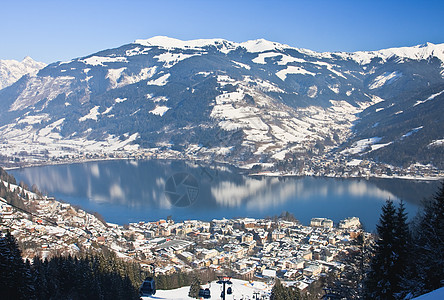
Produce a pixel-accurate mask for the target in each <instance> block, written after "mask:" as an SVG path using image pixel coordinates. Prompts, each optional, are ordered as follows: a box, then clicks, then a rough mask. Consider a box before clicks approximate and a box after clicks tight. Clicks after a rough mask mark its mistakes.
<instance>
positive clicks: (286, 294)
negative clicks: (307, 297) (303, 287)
mask: <svg viewBox="0 0 444 300" xmlns="http://www.w3.org/2000/svg"><path fill="white" fill-rule="evenodd" d="M298 299H300V293H299V290H298V289H293V288H291V287H284V286H283V285H282V283H281V281H280V280H279V279H277V278H276V281H275V283H274V286H273V288H272V289H271V295H270V300H298Z"/></svg>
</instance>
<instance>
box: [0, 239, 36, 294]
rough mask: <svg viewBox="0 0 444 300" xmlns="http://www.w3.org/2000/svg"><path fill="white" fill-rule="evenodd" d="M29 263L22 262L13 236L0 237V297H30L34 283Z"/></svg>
mask: <svg viewBox="0 0 444 300" xmlns="http://www.w3.org/2000/svg"><path fill="white" fill-rule="evenodd" d="M29 267H30V265H29V263H25V262H23V259H22V255H21V252H20V249H19V247H18V245H17V242H16V240H15V238H14V237H13V236H12V235H11V234H10V233H9V231H8V232H7V233H6V235H5V236H4V237H0V299H32V298H33V294H34V284H33V281H32V276H31V271H30V269H29Z"/></svg>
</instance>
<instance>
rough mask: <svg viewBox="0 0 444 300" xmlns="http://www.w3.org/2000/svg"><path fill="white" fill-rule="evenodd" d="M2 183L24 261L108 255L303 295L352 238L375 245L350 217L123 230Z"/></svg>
mask: <svg viewBox="0 0 444 300" xmlns="http://www.w3.org/2000/svg"><path fill="white" fill-rule="evenodd" d="M0 184H2V185H3V186H4V187H6V186H7V187H8V189H9V190H10V191H14V192H15V193H17V194H19V195H21V199H22V201H23V206H24V208H22V209H17V208H16V207H13V206H12V205H11V204H9V203H6V201H5V200H4V199H3V198H2V199H0V200H1V201H0V220H1V223H0V224H1V231H2V232H4V231H6V230H9V231H10V232H11V234H13V235H14V236H15V237H16V239H17V240H18V242H19V245H20V247H21V249H22V254H23V257H24V258H25V259H26V258H29V259H32V258H33V257H34V256H39V257H42V258H48V259H50V258H51V257H52V256H54V255H68V254H70V255H76V254H77V253H80V252H81V251H88V250H91V251H103V250H104V249H106V250H109V251H112V252H114V253H116V255H117V256H118V257H120V258H122V259H127V260H133V261H137V262H139V263H140V264H141V265H142V266H144V267H146V268H150V267H151V266H155V268H156V274H164V275H170V274H174V273H176V272H183V273H187V272H192V271H193V270H199V269H210V270H213V271H215V272H216V273H220V274H227V275H229V276H231V277H233V278H238V279H243V280H262V281H264V282H267V281H270V280H272V279H274V278H280V279H281V280H282V281H283V282H284V283H286V284H289V285H292V286H296V287H298V288H299V289H300V290H301V291H304V290H305V289H307V288H308V287H309V286H310V285H311V284H313V283H315V282H316V281H318V280H319V279H320V278H321V277H322V276H325V275H326V274H328V273H329V272H330V271H332V270H343V269H344V268H345V267H346V265H345V263H344V260H343V259H341V258H343V257H344V255H347V254H348V253H349V252H353V251H356V249H357V246H356V239H358V238H360V239H361V240H364V241H367V242H369V243H370V242H371V241H372V240H373V237H372V235H371V234H370V233H366V232H363V231H362V230H361V229H360V228H361V224H360V221H359V219H358V218H356V217H350V218H347V219H345V220H342V221H341V222H340V223H339V224H337V226H335V224H334V223H333V221H332V220H329V219H326V218H312V219H311V222H310V224H309V225H308V226H304V225H302V224H300V223H299V222H298V221H297V220H296V219H295V218H294V217H293V216H292V215H291V214H290V213H286V214H283V215H282V216H280V217H275V218H271V219H252V218H239V219H222V220H212V221H211V222H205V221H199V220H185V221H181V222H175V221H174V220H172V219H171V218H167V219H160V220H156V221H150V222H148V221H141V222H138V223H130V224H127V225H124V226H121V225H116V224H110V223H107V222H105V221H104V220H103V218H101V216H100V215H98V214H90V213H87V212H85V211H83V210H82V209H80V208H78V207H74V206H72V205H70V204H67V203H62V202H59V201H57V200H55V199H53V198H50V197H46V196H42V195H41V194H39V193H33V192H30V191H28V190H27V189H24V188H23V187H21V186H17V185H14V184H11V183H8V182H4V181H0ZM100 249H101V250H100Z"/></svg>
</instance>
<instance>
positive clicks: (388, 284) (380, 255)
mask: <svg viewBox="0 0 444 300" xmlns="http://www.w3.org/2000/svg"><path fill="white" fill-rule="evenodd" d="M376 229H377V234H378V239H377V241H376V244H375V249H374V256H373V258H372V261H371V264H370V271H369V273H368V275H367V278H366V281H365V298H366V299H396V297H397V295H398V294H399V293H400V292H401V291H402V284H401V283H402V280H403V278H404V277H405V276H406V274H405V264H406V262H407V256H408V241H409V239H410V234H409V230H408V225H407V215H406V213H405V208H404V204H403V203H402V202H401V204H400V206H399V208H398V210H396V208H395V206H394V204H393V201H390V200H387V202H386V203H385V205H384V206H383V207H382V214H381V217H380V219H379V223H378V225H377V226H376Z"/></svg>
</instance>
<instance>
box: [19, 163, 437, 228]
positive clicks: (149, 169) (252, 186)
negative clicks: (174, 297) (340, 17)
mask: <svg viewBox="0 0 444 300" xmlns="http://www.w3.org/2000/svg"><path fill="white" fill-rule="evenodd" d="M10 173H12V174H13V175H14V176H15V177H16V179H17V181H18V182H19V181H24V182H25V183H27V184H28V185H29V186H31V185H32V184H36V185H37V186H38V187H39V189H40V190H41V191H43V192H44V193H46V194H47V195H49V196H54V197H56V198H57V199H58V200H63V201H65V202H68V203H71V204H75V205H78V206H80V207H82V208H83V209H85V210H87V211H90V212H93V211H96V212H99V213H100V214H101V215H102V216H104V218H105V219H106V220H107V221H108V222H112V223H118V224H126V223H129V222H138V221H154V220H158V219H162V218H163V219H165V218H167V216H172V218H173V219H174V220H176V221H182V220H188V219H198V220H207V221H209V220H212V219H221V218H224V217H225V218H234V217H252V218H263V217H266V216H273V215H279V214H281V213H282V212H283V211H288V212H291V213H292V214H294V215H295V217H296V218H297V219H299V220H300V221H301V222H302V223H303V224H305V225H308V224H309V222H310V219H311V218H313V217H327V218H330V219H332V220H333V221H334V222H335V223H337V222H339V221H340V220H341V219H344V218H347V217H352V216H356V217H359V218H360V219H361V222H362V223H363V224H364V226H365V229H366V230H367V231H373V230H374V229H375V226H376V223H377V222H378V218H379V215H380V209H381V206H382V205H383V204H384V202H385V200H387V199H392V200H396V201H399V200H400V199H402V200H404V201H405V203H406V209H407V212H408V213H409V217H410V218H412V217H414V216H415V214H416V212H417V209H418V207H419V206H420V205H421V201H422V199H424V198H427V197H431V196H432V195H434V193H435V192H436V191H437V188H438V186H439V182H438V181H413V180H400V179H370V180H365V179H335V178H315V177H302V178H301V177H283V178H277V177H248V176H245V175H243V174H242V172H241V171H239V170H236V169H234V168H231V167H226V166H207V165H203V164H199V163H194V162H185V161H165V160H149V161H132V160H114V161H100V162H87V163H78V164H69V165H54V166H42V167H32V168H24V169H18V170H11V171H10Z"/></svg>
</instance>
